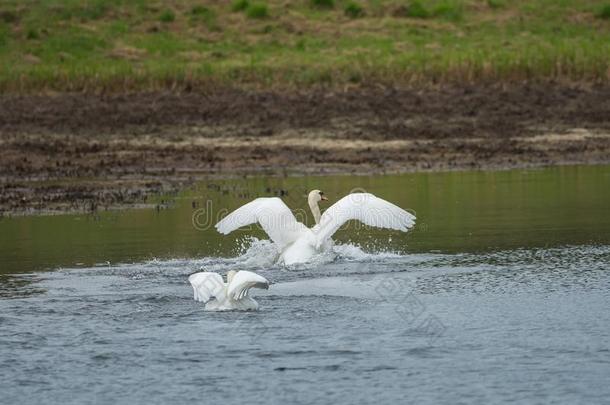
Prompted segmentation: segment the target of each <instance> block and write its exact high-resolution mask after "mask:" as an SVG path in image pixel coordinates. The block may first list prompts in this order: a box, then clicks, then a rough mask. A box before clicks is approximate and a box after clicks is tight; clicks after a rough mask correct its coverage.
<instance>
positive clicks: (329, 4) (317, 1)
mask: <svg viewBox="0 0 610 405" xmlns="http://www.w3.org/2000/svg"><path fill="white" fill-rule="evenodd" d="M310 3H311V5H312V6H314V7H318V8H334V7H335V0H310Z"/></svg>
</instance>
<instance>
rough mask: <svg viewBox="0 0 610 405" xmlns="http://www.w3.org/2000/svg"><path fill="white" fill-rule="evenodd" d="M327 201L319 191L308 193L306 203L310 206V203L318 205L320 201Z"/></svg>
mask: <svg viewBox="0 0 610 405" xmlns="http://www.w3.org/2000/svg"><path fill="white" fill-rule="evenodd" d="M326 200H328V198H326V197H325V196H324V193H323V192H321V191H320V190H312V191H310V192H309V195H308V196H307V201H308V202H309V204H310V205H311V204H312V203H316V204H317V203H319V202H320V201H326Z"/></svg>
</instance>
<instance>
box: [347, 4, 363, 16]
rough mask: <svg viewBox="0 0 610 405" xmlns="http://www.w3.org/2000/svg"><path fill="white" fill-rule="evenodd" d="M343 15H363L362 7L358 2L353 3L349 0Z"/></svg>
mask: <svg viewBox="0 0 610 405" xmlns="http://www.w3.org/2000/svg"><path fill="white" fill-rule="evenodd" d="M344 11H345V15H346V16H348V17H349V18H360V17H364V14H365V12H364V8H362V6H361V5H360V4H358V3H355V2H353V1H350V2H349V3H347V5H346V6H345V9H344Z"/></svg>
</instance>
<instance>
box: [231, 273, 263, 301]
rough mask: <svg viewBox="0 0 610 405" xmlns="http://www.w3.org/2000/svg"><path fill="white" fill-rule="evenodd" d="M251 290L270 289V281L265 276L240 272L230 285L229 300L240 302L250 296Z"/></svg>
mask: <svg viewBox="0 0 610 405" xmlns="http://www.w3.org/2000/svg"><path fill="white" fill-rule="evenodd" d="M250 288H264V289H268V288H269V281H267V279H266V278H265V277H263V276H259V275H258V274H256V273H252V272H251V271H245V270H242V271H238V272H237V274H235V276H234V277H233V280H231V282H230V283H229V287H228V289H227V295H228V296H229V298H232V299H234V300H239V299H242V298H244V297H245V296H246V295H248V291H249V290H250Z"/></svg>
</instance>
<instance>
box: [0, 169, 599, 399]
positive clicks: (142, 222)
mask: <svg viewBox="0 0 610 405" xmlns="http://www.w3.org/2000/svg"><path fill="white" fill-rule="evenodd" d="M609 186H610V167H608V166H590V167H560V168H550V169H541V170H515V171H503V172H452V173H434V174H433V173H423V174H421V173H420V174H405V175H388V176H370V177H351V176H349V177H347V176H346V177H289V178H242V179H232V180H222V181H216V180H214V181H209V182H205V183H202V184H199V185H198V186H197V187H194V188H192V189H189V190H185V191H184V192H182V193H180V194H178V195H174V196H167V197H164V198H162V199H161V198H160V199H159V201H157V202H158V204H159V206H158V209H143V210H131V211H121V212H117V211H115V212H100V213H96V214H92V215H61V216H39V217H18V218H2V219H0V393H1V394H0V403H6V404H13V403H19V402H24V403H28V404H29V403H75V404H82V403H109V402H112V403H147V404H149V403H150V404H156V403H159V404H164V403H169V402H174V403H185V402H187V401H188V402H197V403H218V402H221V401H222V402H226V403H235V402H237V401H240V402H247V403H265V404H269V403H304V404H305V403H333V404H340V403H346V404H348V403H349V404H352V403H362V404H367V403H371V402H373V401H379V402H380V403H389V402H390V401H392V402H395V403H405V402H413V403H430V404H433V403H434V404H436V403H451V404H454V403H472V402H479V403H481V402H483V403H508V402H530V403H607V401H608V398H609V397H610V384H609V382H610V381H609V376H610V311H608V308H610V187H609ZM313 188H319V189H322V190H323V191H324V192H325V193H326V195H328V197H329V198H330V200H331V202H332V201H334V200H337V199H338V198H340V197H341V196H343V195H344V194H346V193H348V192H350V191H353V190H366V191H369V192H372V193H375V194H376V195H378V196H380V197H382V198H385V199H387V200H389V201H392V202H394V203H396V204H398V205H400V206H402V207H405V208H409V209H410V210H412V211H414V212H415V213H416V214H417V218H418V220H417V225H416V227H415V229H413V230H412V231H411V232H409V233H408V234H400V233H397V232H390V231H384V230H374V229H367V228H364V227H359V226H357V225H356V224H350V225H349V226H347V227H346V228H345V229H342V230H340V231H339V232H338V233H337V234H336V235H335V240H336V243H337V244H336V247H335V252H334V254H328V255H323V256H320V257H318V258H316V260H315V261H314V262H313V263H310V264H308V265H303V266H297V267H294V268H284V267H280V266H278V265H276V264H275V263H274V261H273V260H274V257H275V251H274V247H273V246H272V245H271V244H270V243H269V242H267V241H266V240H264V239H265V237H264V233H262V232H261V231H260V230H258V229H251V230H244V231H240V232H236V233H235V235H230V236H221V235H218V234H217V233H216V232H215V231H214V230H213V228H212V227H211V226H210V225H213V223H214V222H215V221H216V219H217V218H219V217H220V216H222V215H224V212H225V211H224V210H227V209H228V210H232V209H234V208H236V207H238V206H240V205H242V204H244V203H246V202H247V201H249V200H251V199H253V198H255V197H257V196H268V195H282V198H283V199H284V200H285V201H286V202H287V204H288V205H289V206H290V207H291V208H293V209H294V210H296V211H297V213H298V214H299V215H303V216H304V217H303V219H304V220H305V221H306V222H308V223H311V221H312V218H311V215H309V216H307V217H305V215H306V213H307V211H306V210H305V207H306V202H305V195H306V192H307V191H308V190H310V189H313ZM200 269H205V270H209V271H218V272H221V273H225V272H226V271H228V270H230V269H248V270H253V271H256V272H257V273H259V274H262V275H264V276H265V277H267V278H268V279H269V280H270V281H272V283H273V285H272V286H271V288H270V289H269V290H268V291H260V292H259V291H254V295H255V296H256V299H257V301H258V302H259V304H260V306H261V310H260V311H258V312H255V313H237V312H232V313H207V312H203V311H202V305H201V304H200V303H196V302H195V301H193V300H192V290H191V288H190V285H189V284H188V281H187V277H188V275H189V274H191V273H193V272H195V271H198V270H200Z"/></svg>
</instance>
